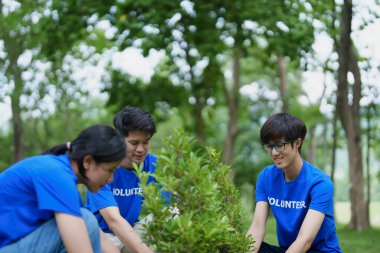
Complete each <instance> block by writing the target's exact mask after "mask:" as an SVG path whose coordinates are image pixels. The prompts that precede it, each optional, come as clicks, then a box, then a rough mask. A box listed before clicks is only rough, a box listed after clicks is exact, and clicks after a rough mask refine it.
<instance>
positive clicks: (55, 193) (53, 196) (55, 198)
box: [33, 168, 82, 217]
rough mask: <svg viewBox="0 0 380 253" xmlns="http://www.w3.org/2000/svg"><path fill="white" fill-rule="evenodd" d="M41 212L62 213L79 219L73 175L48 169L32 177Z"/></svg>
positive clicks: (79, 213) (77, 195) (78, 205)
mask: <svg viewBox="0 0 380 253" xmlns="http://www.w3.org/2000/svg"><path fill="white" fill-rule="evenodd" d="M33 183H34V186H35V190H36V195H37V199H38V207H39V208H40V209H41V210H50V211H54V212H62V213H67V214H71V215H75V216H78V217H81V216H82V215H81V211H80V206H81V200H80V194H79V192H78V189H77V186H76V181H75V179H74V177H73V175H71V174H69V173H67V172H65V171H60V170H58V169H54V168H49V170H45V171H44V172H43V173H38V174H36V175H35V176H34V177H33Z"/></svg>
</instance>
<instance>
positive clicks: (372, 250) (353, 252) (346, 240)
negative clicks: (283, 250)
mask: <svg viewBox="0 0 380 253" xmlns="http://www.w3.org/2000/svg"><path fill="white" fill-rule="evenodd" d="M337 234H338V238H339V244H340V247H341V248H342V251H343V252H344V253H363V252H365V253H379V252H380V243H377V242H378V240H379V238H380V237H379V235H380V228H379V227H374V228H371V229H368V230H366V231H363V232H357V231H354V230H352V229H348V228H347V227H346V225H343V224H340V223H339V224H337ZM265 241H266V242H268V243H270V244H274V245H278V244H277V237H276V221H275V219H274V218H273V217H270V218H269V219H268V223H267V233H266V235H265Z"/></svg>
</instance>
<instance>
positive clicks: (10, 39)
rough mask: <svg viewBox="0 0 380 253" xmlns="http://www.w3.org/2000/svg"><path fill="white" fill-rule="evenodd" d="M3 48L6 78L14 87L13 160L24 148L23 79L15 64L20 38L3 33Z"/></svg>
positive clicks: (12, 102)
mask: <svg viewBox="0 0 380 253" xmlns="http://www.w3.org/2000/svg"><path fill="white" fill-rule="evenodd" d="M3 39H4V48H5V51H6V52H7V56H8V60H9V66H8V68H7V69H6V72H7V76H8V77H10V78H8V80H9V81H10V80H12V79H13V82H14V89H13V91H12V93H11V94H10V97H11V109H12V126H13V146H14V150H13V162H16V161H18V160H20V159H22V158H23V150H24V131H23V125H22V120H21V107H20V96H21V94H22V90H23V80H22V77H21V73H22V71H21V69H20V68H19V66H18V65H17V60H18V58H19V57H20V55H21V53H22V47H21V45H19V44H20V43H19V42H20V40H21V39H20V38H17V37H15V35H14V36H10V35H9V34H3Z"/></svg>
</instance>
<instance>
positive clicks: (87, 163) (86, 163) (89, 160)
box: [83, 155, 93, 170]
mask: <svg viewBox="0 0 380 253" xmlns="http://www.w3.org/2000/svg"><path fill="white" fill-rule="evenodd" d="M92 161H93V158H92V156H90V155H86V156H85V157H84V158H83V167H84V169H85V170H88V169H90V165H91V163H92Z"/></svg>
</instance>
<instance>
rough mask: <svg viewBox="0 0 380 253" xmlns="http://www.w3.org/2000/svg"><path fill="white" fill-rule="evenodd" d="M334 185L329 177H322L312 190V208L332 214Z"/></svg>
mask: <svg viewBox="0 0 380 253" xmlns="http://www.w3.org/2000/svg"><path fill="white" fill-rule="evenodd" d="M333 193H334V186H333V184H332V182H331V180H329V179H328V178H320V179H318V180H317V181H316V183H315V184H314V185H313V187H312V189H311V191H310V197H311V200H310V207H309V208H310V209H313V210H316V211H319V212H322V213H324V214H330V213H329V212H330V210H331V205H332V204H333Z"/></svg>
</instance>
